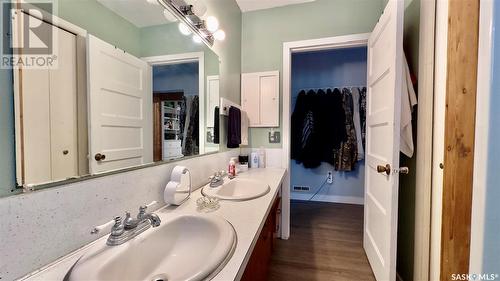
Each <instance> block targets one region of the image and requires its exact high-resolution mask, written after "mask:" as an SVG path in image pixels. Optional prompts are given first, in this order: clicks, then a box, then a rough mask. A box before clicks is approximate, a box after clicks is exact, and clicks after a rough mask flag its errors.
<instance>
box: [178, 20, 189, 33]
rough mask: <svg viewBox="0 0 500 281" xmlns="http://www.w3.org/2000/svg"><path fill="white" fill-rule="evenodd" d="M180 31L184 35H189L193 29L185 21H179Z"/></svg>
mask: <svg viewBox="0 0 500 281" xmlns="http://www.w3.org/2000/svg"><path fill="white" fill-rule="evenodd" d="M179 31H180V32H181V33H182V34H184V35H189V34H191V30H190V29H189V27H188V26H187V25H186V24H185V23H183V22H181V23H179Z"/></svg>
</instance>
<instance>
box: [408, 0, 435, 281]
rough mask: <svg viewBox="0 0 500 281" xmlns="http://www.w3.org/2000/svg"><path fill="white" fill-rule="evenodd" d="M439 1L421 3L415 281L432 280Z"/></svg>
mask: <svg viewBox="0 0 500 281" xmlns="http://www.w3.org/2000/svg"><path fill="white" fill-rule="evenodd" d="M435 19H436V2H435V1H421V2H420V42H419V52H418V54H419V55H418V56H419V58H418V61H419V70H418V78H419V79H418V90H419V93H418V104H419V105H418V117H417V118H418V119H417V143H416V148H417V149H416V172H415V173H416V183H415V185H416V188H415V229H414V231H415V241H414V249H415V252H414V259H413V268H414V270H413V280H419V281H428V280H429V260H430V237H431V198H432V122H433V117H434V116H433V110H434V44H435V42H434V35H435V33H434V32H435V25H436V22H435Z"/></svg>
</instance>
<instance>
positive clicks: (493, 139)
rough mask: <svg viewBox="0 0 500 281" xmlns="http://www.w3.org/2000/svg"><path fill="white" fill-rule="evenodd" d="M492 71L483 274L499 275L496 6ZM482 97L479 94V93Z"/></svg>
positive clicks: (499, 23) (499, 27)
mask: <svg viewBox="0 0 500 281" xmlns="http://www.w3.org/2000/svg"><path fill="white" fill-rule="evenodd" d="M494 6H495V7H494V21H495V22H494V35H493V36H494V43H493V44H494V48H493V69H492V70H493V71H492V76H491V79H492V85H491V92H490V95H491V97H490V124H489V127H490V128H489V140H488V142H489V147H488V165H487V169H488V171H487V186H486V206H485V208H486V209H485V224H484V252H483V272H484V273H497V274H500V204H498V201H499V199H500V184H499V183H500V173H499V165H498V162H499V160H500V80H499V79H498V77H499V76H500V5H499V4H498V3H497V2H495V3H494ZM479 94H480V93H479Z"/></svg>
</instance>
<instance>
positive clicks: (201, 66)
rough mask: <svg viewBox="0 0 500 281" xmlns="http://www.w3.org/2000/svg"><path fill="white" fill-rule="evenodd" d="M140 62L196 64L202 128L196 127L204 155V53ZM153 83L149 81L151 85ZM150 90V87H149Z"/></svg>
mask: <svg viewBox="0 0 500 281" xmlns="http://www.w3.org/2000/svg"><path fill="white" fill-rule="evenodd" d="M141 59H142V60H144V61H146V62H148V63H149V64H150V65H152V66H154V65H167V64H179V63H188V62H196V61H197V62H198V81H199V82H198V83H199V86H198V92H199V93H198V98H199V100H200V102H199V105H198V112H199V116H198V118H199V123H200V124H203V126H201V125H200V126H198V138H199V144H200V154H205V136H206V135H205V134H206V133H205V129H206V126H205V53H204V52H191V53H182V54H173V55H162V56H152V57H143V58H141ZM152 82H153V81H151V83H152ZM151 88H152V87H151Z"/></svg>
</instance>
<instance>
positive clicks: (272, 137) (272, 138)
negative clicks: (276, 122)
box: [269, 131, 281, 143]
mask: <svg viewBox="0 0 500 281" xmlns="http://www.w3.org/2000/svg"><path fill="white" fill-rule="evenodd" d="M280 140H281V134H280V132H277V131H270V132H269V143H280Z"/></svg>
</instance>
